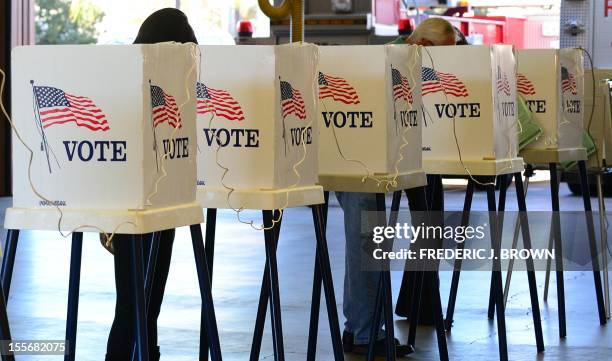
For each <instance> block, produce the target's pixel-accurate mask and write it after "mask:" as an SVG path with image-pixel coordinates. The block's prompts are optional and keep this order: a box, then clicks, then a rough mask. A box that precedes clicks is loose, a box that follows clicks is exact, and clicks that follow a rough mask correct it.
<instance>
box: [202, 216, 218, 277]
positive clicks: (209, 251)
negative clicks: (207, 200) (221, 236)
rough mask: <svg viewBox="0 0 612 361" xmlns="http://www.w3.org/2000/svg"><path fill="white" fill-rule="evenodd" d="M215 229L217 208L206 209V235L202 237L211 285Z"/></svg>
mask: <svg viewBox="0 0 612 361" xmlns="http://www.w3.org/2000/svg"><path fill="white" fill-rule="evenodd" d="M216 231H217V209H216V208H208V209H206V235H205V238H204V242H205V247H204V252H205V253H206V263H207V264H208V274H209V275H210V284H211V285H212V276H213V262H214V259H215V232H216Z"/></svg>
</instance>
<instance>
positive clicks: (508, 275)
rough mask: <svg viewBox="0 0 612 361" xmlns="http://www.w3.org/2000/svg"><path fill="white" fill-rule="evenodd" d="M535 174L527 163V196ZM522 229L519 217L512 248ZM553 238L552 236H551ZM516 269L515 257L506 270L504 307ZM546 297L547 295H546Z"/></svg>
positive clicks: (514, 247)
mask: <svg viewBox="0 0 612 361" xmlns="http://www.w3.org/2000/svg"><path fill="white" fill-rule="evenodd" d="M532 175H533V169H532V168H531V166H530V165H527V168H526V169H525V181H524V182H523V184H524V188H525V197H527V191H528V190H529V178H530V177H531V176H532ZM520 231H521V224H520V220H519V219H518V218H517V219H516V222H515V223H514V234H513V235H512V249H516V247H518V238H519V233H520ZM551 239H552V238H551ZM513 270H514V259H513V258H512V259H510V261H508V272H506V281H505V284H504V307H506V304H508V293H510V282H511V281H512V272H513ZM544 299H546V297H544Z"/></svg>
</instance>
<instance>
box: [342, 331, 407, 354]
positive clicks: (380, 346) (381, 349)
mask: <svg viewBox="0 0 612 361" xmlns="http://www.w3.org/2000/svg"><path fill="white" fill-rule="evenodd" d="M394 341H395V356H397V357H402V356H406V355H409V354H411V353H413V352H414V349H413V348H412V346H410V345H402V344H400V342H399V340H398V339H397V338H396V339H395V340H394ZM342 348H343V349H344V352H347V353H354V354H357V355H367V354H368V344H367V343H366V344H355V341H354V337H353V334H352V333H350V332H347V331H344V333H343V334H342ZM374 351H375V352H374V353H375V355H376V356H386V355H387V339H384V338H383V339H381V340H378V341H376V344H375V345H374Z"/></svg>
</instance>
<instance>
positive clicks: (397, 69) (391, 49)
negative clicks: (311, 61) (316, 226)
mask: <svg viewBox="0 0 612 361" xmlns="http://www.w3.org/2000/svg"><path fill="white" fill-rule="evenodd" d="M319 52H320V54H321V60H320V73H319V78H318V82H319V100H320V106H319V126H320V127H321V139H320V146H319V182H320V183H321V185H322V186H323V188H325V189H326V190H330V191H348V192H369V193H385V192H389V191H394V190H398V189H399V190H402V189H408V188H414V187H419V186H423V185H425V184H426V179H425V173H424V172H423V169H422V165H421V159H422V155H421V146H422V143H421V119H422V117H421V84H420V83H421V82H420V75H421V74H420V69H421V49H420V48H419V47H418V46H411V45H384V46H371V45H368V46H328V47H321V48H320V49H319Z"/></svg>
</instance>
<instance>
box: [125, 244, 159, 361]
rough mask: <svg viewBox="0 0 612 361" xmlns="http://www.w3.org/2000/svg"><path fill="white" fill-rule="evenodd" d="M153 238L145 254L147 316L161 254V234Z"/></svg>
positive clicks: (134, 344)
mask: <svg viewBox="0 0 612 361" xmlns="http://www.w3.org/2000/svg"><path fill="white" fill-rule="evenodd" d="M147 237H150V238H151V241H150V243H149V250H148V252H146V253H145V254H144V258H143V259H146V262H145V265H144V266H145V267H144V268H145V269H146V271H145V274H144V295H145V316H147V315H148V314H149V305H150V304H151V295H152V294H153V281H154V280H155V269H156V268H157V255H158V254H159V242H160V237H161V232H153V233H150V234H148V235H147ZM147 317H148V316H147ZM136 354H137V350H136V340H134V342H133V347H132V358H131V360H132V361H136Z"/></svg>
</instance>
